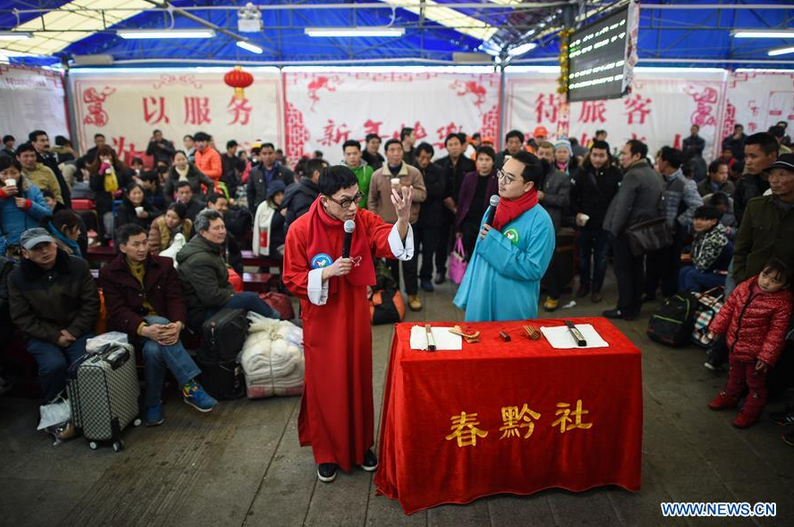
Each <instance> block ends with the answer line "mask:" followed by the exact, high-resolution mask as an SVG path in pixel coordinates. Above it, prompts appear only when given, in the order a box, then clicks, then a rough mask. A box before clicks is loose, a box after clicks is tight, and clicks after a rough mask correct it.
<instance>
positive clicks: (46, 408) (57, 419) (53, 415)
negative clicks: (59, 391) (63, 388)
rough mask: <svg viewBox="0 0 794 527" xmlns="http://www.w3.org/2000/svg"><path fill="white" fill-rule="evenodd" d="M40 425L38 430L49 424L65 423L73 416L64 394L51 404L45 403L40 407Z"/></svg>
mask: <svg viewBox="0 0 794 527" xmlns="http://www.w3.org/2000/svg"><path fill="white" fill-rule="evenodd" d="M39 414H40V415H41V419H40V420H39V426H38V428H36V430H43V429H45V428H47V427H48V426H55V425H60V424H63V423H65V422H67V421H69V420H70V419H71V418H72V409H71V407H70V406H69V401H67V400H66V399H65V398H64V397H63V395H59V396H58V397H57V398H56V399H55V401H53V402H51V403H50V404H43V405H41V406H40V407H39Z"/></svg>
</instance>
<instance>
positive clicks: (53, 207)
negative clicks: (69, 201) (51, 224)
mask: <svg viewBox="0 0 794 527" xmlns="http://www.w3.org/2000/svg"><path fill="white" fill-rule="evenodd" d="M41 196H42V197H43V198H44V201H45V203H47V207H49V208H50V211H51V212H52V213H53V214H55V213H56V212H58V211H59V210H64V209H65V208H66V207H64V206H63V203H59V202H57V201H55V194H53V193H52V191H51V190H49V189H44V190H42V191H41Z"/></svg>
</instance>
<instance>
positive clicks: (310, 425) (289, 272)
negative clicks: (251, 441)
mask: <svg viewBox="0 0 794 527" xmlns="http://www.w3.org/2000/svg"><path fill="white" fill-rule="evenodd" d="M355 222H356V230H355V231H354V233H353V238H352V244H351V249H350V258H351V259H352V260H353V269H352V271H351V272H350V273H349V274H348V275H346V276H341V277H332V278H330V279H328V281H326V282H323V281H322V270H323V268H324V267H326V266H328V265H331V264H332V263H333V262H334V261H335V260H336V259H337V258H339V257H340V256H341V254H342V246H343V244H344V238H345V232H344V229H343V222H342V221H340V220H337V219H334V218H332V217H331V216H330V215H328V213H327V212H326V211H325V209H324V208H323V206H322V204H321V198H318V199H317V200H315V202H314V203H313V204H312V206H311V209H309V212H307V213H306V214H304V215H303V216H301V217H300V218H298V219H297V220H295V222H294V223H293V224H292V225H290V228H289V233H288V234H287V241H286V250H285V253H284V275H283V280H284V285H285V286H286V287H287V289H289V290H290V291H291V292H292V293H293V294H295V295H296V296H298V297H299V298H300V301H301V319H302V320H303V341H304V347H305V350H306V372H305V383H304V388H303V398H302V400H301V409H300V415H299V416H298V434H299V437H300V443H301V446H309V445H311V447H312V450H313V452H314V458H315V461H316V462H317V463H335V464H338V465H339V466H340V468H342V470H345V471H349V470H350V469H351V468H352V466H353V465H354V464H356V465H360V464H361V463H362V462H363V460H364V454H365V453H366V452H367V450H368V449H369V448H370V447H372V445H373V444H374V409H373V401H372V329H371V326H370V322H369V320H370V313H369V303H368V301H367V286H368V285H374V284H375V269H374V266H373V263H372V257H371V254H372V253H374V254H375V256H376V257H378V258H398V259H401V260H408V259H410V258H411V257H412V256H413V235H412V232H411V230H410V229H409V231H408V234H407V237H406V240H405V244H404V245H403V242H402V241H401V239H400V235H399V233H398V232H397V229H396V227H395V226H393V225H391V224H388V223H385V222H384V221H383V220H382V219H380V217H378V216H377V215H375V214H374V213H372V212H369V211H367V210H359V211H358V212H357V213H356V216H355Z"/></svg>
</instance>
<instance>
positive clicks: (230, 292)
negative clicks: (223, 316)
mask: <svg viewBox="0 0 794 527" xmlns="http://www.w3.org/2000/svg"><path fill="white" fill-rule="evenodd" d="M195 228H196V236H194V237H193V239H192V240H190V242H188V244H187V245H185V247H184V248H183V249H182V250H181V251H179V254H177V256H176V261H177V262H178V263H179V268H178V272H179V280H180V281H181V283H182V292H183V293H184V295H185V300H186V301H187V307H188V320H189V322H190V327H191V328H193V329H195V330H198V329H199V328H200V327H201V324H202V323H204V321H205V320H207V319H208V318H210V317H211V316H212V315H214V314H215V313H217V312H218V311H220V310H221V309H223V308H242V309H245V310H247V311H254V312H255V313H259V314H260V315H263V316H266V317H271V318H276V319H277V318H279V313H278V312H277V311H276V310H274V309H273V308H271V307H270V306H269V305H267V304H266V303H265V302H264V300H262V299H261V298H259V296H258V295H257V294H256V293H253V292H251V291H245V292H243V293H235V292H234V289H232V286H231V284H229V272H228V269H227V266H226V261H225V260H224V254H223V253H224V244H225V242H226V226H225V225H224V223H223V217H222V216H221V214H220V212H218V211H215V210H203V211H201V212H200V213H199V215H198V216H197V217H196V223H195Z"/></svg>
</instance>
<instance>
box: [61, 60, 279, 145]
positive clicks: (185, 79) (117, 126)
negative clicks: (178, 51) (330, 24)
mask: <svg viewBox="0 0 794 527" xmlns="http://www.w3.org/2000/svg"><path fill="white" fill-rule="evenodd" d="M226 71H228V69H224V68H200V69H184V70H169V71H164V70H150V69H141V70H102V71H90V72H82V71H79V70H77V71H74V72H73V73H71V74H70V80H71V87H72V94H73V110H74V119H75V123H76V128H77V129H76V135H77V139H78V141H79V143H80V145H81V147H82V149H83V150H86V149H87V148H89V147H90V146H92V144H93V136H94V134H96V133H101V134H104V135H105V137H106V139H107V141H108V143H109V144H110V145H111V146H113V147H114V148H115V149H116V151H117V152H119V153H120V155H121V157H122V158H123V159H125V160H128V158H129V157H131V156H142V155H143V152H144V151H145V150H146V146H147V145H148V143H149V139H150V138H151V136H152V131H153V130H155V129H159V130H162V131H163V135H164V137H165V138H166V139H169V140H171V141H173V142H174V145H175V146H176V147H177V148H181V146H182V137H183V136H184V135H185V134H193V133H196V132H198V131H204V132H207V133H209V134H210V135H212V136H213V138H214V140H215V146H216V148H217V149H218V150H220V151H223V150H224V147H225V145H226V141H228V140H230V139H234V140H236V141H237V142H238V143H240V144H241V145H243V146H244V147H246V148H248V147H250V145H251V144H252V143H253V142H254V141H256V140H261V141H270V142H273V143H275V144H277V145H281V144H283V135H284V134H283V126H282V124H283V122H284V117H283V116H284V112H283V108H282V96H281V77H280V75H279V73H278V72H277V71H274V70H269V69H260V68H250V69H249V70H248V71H250V73H251V74H253V76H254V83H253V84H252V85H251V86H250V87H249V88H246V89H245V95H244V98H243V99H236V98H235V97H234V91H233V89H232V88H231V87H229V86H227V85H226V84H225V83H224V82H223V75H224V73H226Z"/></svg>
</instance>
